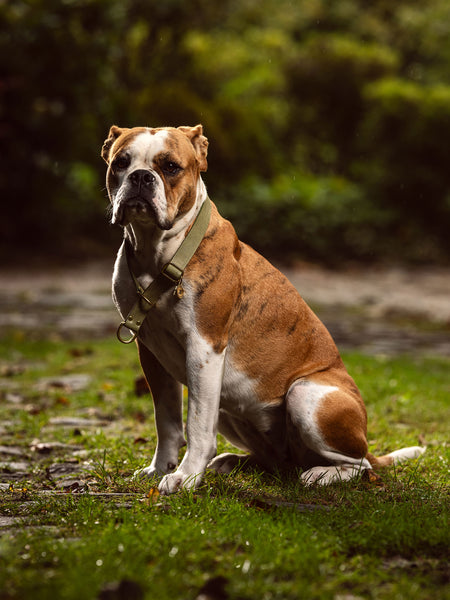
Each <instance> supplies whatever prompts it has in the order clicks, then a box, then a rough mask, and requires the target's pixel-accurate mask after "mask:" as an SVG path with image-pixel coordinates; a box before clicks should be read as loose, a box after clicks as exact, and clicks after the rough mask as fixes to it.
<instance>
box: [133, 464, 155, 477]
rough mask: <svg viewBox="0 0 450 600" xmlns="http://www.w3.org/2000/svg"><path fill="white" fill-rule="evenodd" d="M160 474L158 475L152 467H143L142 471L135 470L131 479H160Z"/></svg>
mask: <svg viewBox="0 0 450 600" xmlns="http://www.w3.org/2000/svg"><path fill="white" fill-rule="evenodd" d="M160 477H161V473H159V472H158V471H157V470H156V469H155V468H154V467H152V466H150V467H145V468H144V469H137V471H135V472H134V473H133V479H136V480H139V479H156V478H160Z"/></svg>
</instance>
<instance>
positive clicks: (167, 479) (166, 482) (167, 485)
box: [158, 471, 201, 496]
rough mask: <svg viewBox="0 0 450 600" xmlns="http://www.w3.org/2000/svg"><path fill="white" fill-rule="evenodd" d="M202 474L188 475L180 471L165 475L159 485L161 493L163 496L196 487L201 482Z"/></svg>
mask: <svg viewBox="0 0 450 600" xmlns="http://www.w3.org/2000/svg"><path fill="white" fill-rule="evenodd" d="M200 480H201V475H200V474H198V475H187V474H186V473H182V472H180V471H176V472H175V473H169V474H168V475H165V476H164V477H163V478H162V480H161V483H160V484H159V486H158V490H159V493H160V494H162V495H163V496H164V495H166V496H168V495H169V494H174V493H175V492H177V491H178V490H181V489H185V490H190V489H193V488H196V487H197V486H198V484H199V483H200Z"/></svg>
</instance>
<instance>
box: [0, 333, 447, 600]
mask: <svg viewBox="0 0 450 600" xmlns="http://www.w3.org/2000/svg"><path fill="white" fill-rule="evenodd" d="M344 359H345V362H346V364H347V367H348V369H349V371H350V373H351V374H352V375H353V376H354V378H355V379H356V381H357V383H358V385H359V386H360V388H361V390H362V392H363V396H364V398H365V401H366V405H367V410H368V414H369V441H370V450H371V451H372V452H373V453H375V454H381V453H385V452H386V451H389V450H394V449H396V448H400V447H402V446H406V445H416V444H417V443H418V442H419V441H420V442H421V443H425V444H427V445H428V449H427V452H426V453H425V455H424V456H423V457H422V458H421V459H420V460H419V461H412V462H409V463H406V464H405V465H404V466H403V465H402V466H401V467H397V468H396V469H393V470H390V471H385V472H383V473H382V474H381V477H379V478H377V477H363V478H361V480H359V481H357V482H353V483H349V484H337V485H334V486H331V487H329V488H325V489H324V488H320V487H313V488H303V487H302V486H301V485H300V484H299V483H298V478H297V477H296V476H295V475H294V474H291V475H281V474H275V475H273V474H271V475H269V474H264V473H260V472H256V471H252V472H245V473H244V472H236V473H233V474H232V475H230V476H223V475H217V474H213V473H208V474H207V476H206V478H205V481H204V483H203V484H202V485H201V487H200V488H199V489H198V490H197V491H195V493H179V494H177V495H175V496H171V497H168V498H166V497H159V496H158V494H157V492H156V491H155V488H154V487H152V484H151V483H149V482H146V483H142V482H134V481H132V480H131V474H132V473H133V472H134V470H135V469H137V468H138V467H140V466H144V465H145V464H148V463H149V460H150V457H151V454H152V451H153V449H154V447H155V430H154V422H153V410H152V405H151V399H150V397H149V395H148V394H147V395H142V396H137V395H136V393H135V389H134V388H135V379H136V377H137V376H138V375H139V367H138V362H137V357H136V352H135V350H134V348H126V347H124V346H122V345H120V344H119V343H117V342H116V341H115V340H113V339H111V340H106V341H100V342H93V343H89V344H82V343H80V344H73V343H72V344H70V343H66V342H56V341H55V342H52V341H30V340H25V339H23V338H21V337H20V336H16V338H13V339H11V338H10V339H8V340H3V341H2V342H1V345H0V370H1V374H2V379H1V386H0V416H1V420H0V440H1V441H0V446H1V448H0V482H2V483H1V491H0V494H1V496H0V498H1V500H0V526H1V527H0V600H6V599H12V598H20V599H21V600H27V599H33V600H39V599H47V598H48V599H50V598H55V599H59V600H63V599H74V600H75V599H76V600H80V599H82V600H89V599H91V598H92V599H95V598H101V599H126V598H130V599H136V600H137V599H138V598H147V599H153V598H158V600H163V599H166V598H167V599H170V600H174V599H178V598H179V599H183V600H185V599H190V598H193V599H194V598H196V597H197V595H198V594H199V590H200V589H201V588H202V587H203V586H205V585H206V586H207V588H208V589H209V590H212V591H210V596H209V597H210V598H211V599H217V600H218V599H220V598H222V599H225V598H230V599H238V598H239V599H248V600H249V599H258V600H261V599H263V600H269V599H275V598H279V599H298V598H308V599H309V598H324V599H326V598H330V599H334V600H339V599H341V600H344V599H347V600H350V599H355V598H376V599H378V598H380V599H381V598H385V599H389V600H391V599H397V598H399V599H402V598H406V599H408V600H415V599H424V600H425V599H440V598H450V592H449V574H450V573H449V566H448V565H449V563H448V558H449V555H448V549H449V546H450V544H449V524H448V514H449V503H448V499H449V498H448V491H449V488H448V477H449V450H448V445H447V439H448V417H449V406H450V403H449V391H450V390H449V366H450V361H449V360H447V359H443V358H424V357H415V358H412V357H402V358H393V359H391V358H382V357H368V356H364V355H361V354H356V353H353V354H347V355H345V356H344ZM81 375H84V376H85V377H81ZM227 449H230V447H229V446H227V444H226V442H225V441H224V440H223V439H221V440H219V451H223V450H227Z"/></svg>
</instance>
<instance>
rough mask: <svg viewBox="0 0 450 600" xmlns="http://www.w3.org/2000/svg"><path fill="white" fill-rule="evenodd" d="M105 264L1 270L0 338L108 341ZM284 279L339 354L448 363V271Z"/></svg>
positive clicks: (301, 271) (317, 271) (111, 312)
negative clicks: (17, 334)
mask: <svg viewBox="0 0 450 600" xmlns="http://www.w3.org/2000/svg"><path fill="white" fill-rule="evenodd" d="M111 272H112V260H111V262H103V263H93V264H89V265H84V266H80V267H70V268H68V269H65V270H62V269H49V270H48V271H45V272H43V271H36V270H33V271H29V272H27V271H26V270H17V269H16V270H14V271H7V270H3V271H1V270H0V330H1V331H4V330H7V329H9V330H15V331H17V330H19V331H23V332H25V333H27V334H31V335H35V336H36V335H46V336H53V337H63V338H65V339H87V338H90V339H95V338H100V337H104V336H108V335H111V336H114V335H115V330H116V327H117V324H118V316H117V312H116V310H115V308H114V307H113V305H112V301H111V293H110V288H111ZM284 272H285V273H286V275H287V276H288V277H289V279H290V280H291V281H292V282H293V284H294V285H295V286H296V287H297V289H298V290H299V291H300V293H301V294H302V296H303V297H304V298H305V300H306V301H307V302H308V303H309V304H310V305H311V306H312V307H313V308H314V310H315V311H316V312H317V314H318V315H319V317H320V318H321V319H322V320H323V321H324V322H325V324H326V325H327V327H328V328H329V329H330V331H331V333H332V335H333V337H334V338H335V340H336V342H337V344H338V346H339V347H340V348H341V349H351V348H358V349H361V350H363V351H367V352H370V353H385V354H395V353H402V352H432V353H435V354H442V355H445V356H450V270H449V269H443V268H442V269H437V268H434V269H410V270H408V269H403V268H389V269H380V268H378V269H375V268H372V269H371V268H355V269H352V270H346V271H344V272H338V271H331V270H326V269H322V268H319V267H315V266H311V265H302V266H300V267H298V268H296V269H285V270H284Z"/></svg>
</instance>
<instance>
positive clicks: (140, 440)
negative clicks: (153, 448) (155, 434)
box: [133, 437, 148, 444]
mask: <svg viewBox="0 0 450 600" xmlns="http://www.w3.org/2000/svg"><path fill="white" fill-rule="evenodd" d="M133 443H134V444H148V439H147V438H144V437H137V438H135V440H134V442H133Z"/></svg>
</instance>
